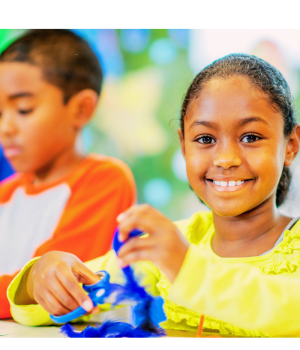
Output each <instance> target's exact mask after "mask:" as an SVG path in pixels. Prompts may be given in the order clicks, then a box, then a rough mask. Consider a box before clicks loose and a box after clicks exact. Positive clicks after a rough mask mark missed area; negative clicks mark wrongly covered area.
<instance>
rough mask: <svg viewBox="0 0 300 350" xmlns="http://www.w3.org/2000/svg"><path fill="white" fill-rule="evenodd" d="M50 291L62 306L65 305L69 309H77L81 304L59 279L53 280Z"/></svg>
mask: <svg viewBox="0 0 300 350" xmlns="http://www.w3.org/2000/svg"><path fill="white" fill-rule="evenodd" d="M49 287H50V289H49V291H50V292H51V293H52V294H53V295H54V296H55V297H56V298H57V299H58V298H59V301H60V303H61V304H62V306H64V307H65V308H66V309H68V310H69V311H73V310H75V309H76V308H77V307H78V306H79V304H78V302H77V301H76V300H75V299H74V298H73V297H72V296H71V294H70V293H69V291H68V290H66V288H64V286H63V285H62V284H61V283H60V281H59V280H58V279H56V280H54V281H53V282H51V284H50V285H49Z"/></svg>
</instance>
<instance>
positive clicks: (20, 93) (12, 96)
mask: <svg viewBox="0 0 300 350" xmlns="http://www.w3.org/2000/svg"><path fill="white" fill-rule="evenodd" d="M20 97H33V94H32V93H31V92H18V93H16V94H13V95H10V96H9V97H8V99H9V100H15V99H16V98H20Z"/></svg>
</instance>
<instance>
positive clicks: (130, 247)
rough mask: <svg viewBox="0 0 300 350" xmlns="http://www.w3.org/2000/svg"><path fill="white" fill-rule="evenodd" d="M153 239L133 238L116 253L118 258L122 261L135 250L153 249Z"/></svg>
mask: <svg viewBox="0 0 300 350" xmlns="http://www.w3.org/2000/svg"><path fill="white" fill-rule="evenodd" d="M154 241H155V240H154V239H153V238H152V237H151V236H149V237H145V238H138V237H134V238H131V239H130V240H129V241H128V242H126V243H125V244H124V245H123V246H122V247H121V248H120V250H119V251H118V256H119V258H121V259H123V258H124V257H125V256H126V255H127V254H129V253H130V252H132V251H135V250H142V249H151V248H153V247H154Z"/></svg>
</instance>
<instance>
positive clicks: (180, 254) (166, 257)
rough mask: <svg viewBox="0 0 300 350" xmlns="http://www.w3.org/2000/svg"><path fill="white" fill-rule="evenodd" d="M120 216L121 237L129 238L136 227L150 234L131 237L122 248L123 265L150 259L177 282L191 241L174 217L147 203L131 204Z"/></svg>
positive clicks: (120, 254)
mask: <svg viewBox="0 0 300 350" xmlns="http://www.w3.org/2000/svg"><path fill="white" fill-rule="evenodd" d="M117 220H118V222H119V231H120V233H119V239H120V240H121V241H125V240H126V239H127V237H128V235H129V233H130V231H132V230H133V229H139V230H141V231H143V232H147V233H148V234H149V236H148V237H147V238H138V237H135V238H131V239H130V240H129V241H128V242H127V243H126V244H124V246H122V247H121V248H120V250H119V253H118V254H119V263H120V266H121V267H125V266H127V265H129V264H131V263H133V262H135V261H138V260H150V261H152V262H153V263H155V264H156V265H157V266H158V267H159V268H160V269H161V270H162V271H163V272H164V273H165V275H166V276H167V277H168V279H169V280H170V282H173V281H174V280H175V278H176V276H177V274H178V272H179V270H180V268H181V266H182V263H183V260H184V258H185V255H186V253H187V250H188V247H189V243H188V241H187V240H186V239H185V238H184V237H183V236H182V234H181V233H180V232H179V230H178V229H177V227H176V226H175V225H174V224H173V223H172V221H170V220H169V219H168V218H166V217H165V216H164V215H163V214H161V213H160V212H159V211H157V210H155V209H154V208H152V207H151V206H149V205H147V204H142V205H137V206H133V207H131V208H130V209H128V210H127V211H125V212H124V213H122V214H120V215H119V216H118V218H117Z"/></svg>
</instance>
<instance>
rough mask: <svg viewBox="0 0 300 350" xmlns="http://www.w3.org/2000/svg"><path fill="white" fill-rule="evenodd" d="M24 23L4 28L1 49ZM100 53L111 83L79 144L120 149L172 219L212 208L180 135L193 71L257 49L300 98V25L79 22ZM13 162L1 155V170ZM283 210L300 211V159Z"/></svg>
mask: <svg viewBox="0 0 300 350" xmlns="http://www.w3.org/2000/svg"><path fill="white" fill-rule="evenodd" d="M24 31H25V30H19V29H18V30H13V29H1V30H0V51H1V50H3V49H4V48H5V47H6V46H7V45H8V44H9V43H10V42H12V41H13V40H14V39H15V38H16V37H18V36H19V35H20V34H22V33H23V32H24ZM74 31H75V32H76V33H77V34H79V35H81V36H82V37H83V38H85V39H86V40H88V41H89V43H90V45H91V46H92V48H93V49H94V51H95V52H96V54H97V55H98V57H99V59H100V61H101V64H102V67H103V71H104V84H103V88H102V95H101V97H100V103H99V107H98V109H97V111H96V113H95V116H94V118H93V121H92V122H91V123H90V124H89V125H88V126H87V127H86V128H85V129H84V130H83V132H82V135H81V138H80V139H79V140H78V146H79V147H81V148H83V149H84V150H85V151H87V152H94V153H100V154H106V155H110V156H114V157H117V158H120V159H122V160H123V161H125V162H126V163H127V164H128V165H129V166H130V168H131V169H132V171H133V174H134V177H135V180H136V183H137V188H138V202H139V203H145V202H147V203H150V204H152V205H153V206H155V207H156V208H158V209H159V210H161V211H162V212H163V213H164V214H165V215H167V216H168V217H169V218H170V219H172V220H175V219H182V218H186V217H188V216H190V215H191V214H192V213H193V212H195V211H197V210H208V208H206V207H205V205H203V204H202V203H201V202H200V201H199V199H198V198H197V196H196V195H195V194H194V192H193V191H192V189H191V188H190V187H189V184H188V182H187V177H186V172H185V162H184V159H183V157H182V155H181V152H180V145H179V141H178V136H177V129H178V127H179V124H178V119H179V113H180V107H181V103H182V101H183V98H184V95H185V92H186V90H187V88H188V87H189V84H190V83H191V82H192V80H193V77H194V76H195V75H196V74H197V73H198V72H199V71H200V70H201V69H202V68H204V67H205V66H206V65H208V64H210V63H211V62H212V61H214V60H215V59H218V58H220V57H222V56H224V55H226V54H229V53H233V52H244V53H249V54H254V55H256V56H258V57H261V58H263V59H264V60H266V61H268V62H269V63H271V64H272V65H274V66H275V67H276V68H278V69H279V70H280V71H281V73H282V74H283V75H284V76H285V78H286V80H287V81H288V83H289V85H290V87H291V90H292V93H293V95H294V97H295V105H296V110H297V115H298V113H299V102H300V89H299V86H300V30H212V29H207V30H204V29H203V30H187V29H168V30H167V29H122V30H112V29H78V30H74ZM11 172H12V170H11V169H10V167H9V165H7V164H6V162H5V159H3V155H2V158H1V157H0V173H1V178H3V177H5V176H7V175H8V174H10V173H11ZM292 172H293V180H292V184H291V190H290V193H289V195H288V199H287V200H286V202H285V203H284V204H283V205H282V207H281V210H282V211H283V212H284V213H286V214H288V215H291V216H297V215H300V205H299V203H300V161H299V157H298V158H297V159H296V162H295V164H294V165H293V166H292Z"/></svg>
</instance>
